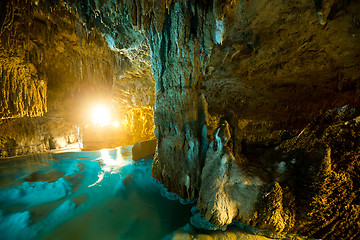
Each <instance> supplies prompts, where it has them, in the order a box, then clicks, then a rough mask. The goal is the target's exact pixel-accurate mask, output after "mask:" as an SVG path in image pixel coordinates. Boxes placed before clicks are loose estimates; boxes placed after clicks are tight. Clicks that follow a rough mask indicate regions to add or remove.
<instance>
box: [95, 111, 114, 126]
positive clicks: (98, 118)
mask: <svg viewBox="0 0 360 240" xmlns="http://www.w3.org/2000/svg"><path fill="white" fill-rule="evenodd" d="M93 119H94V121H93V123H94V125H97V126H101V127H104V126H106V125H109V124H110V123H111V114H110V110H109V109H108V108H107V107H105V106H97V107H95V108H94V110H93Z"/></svg>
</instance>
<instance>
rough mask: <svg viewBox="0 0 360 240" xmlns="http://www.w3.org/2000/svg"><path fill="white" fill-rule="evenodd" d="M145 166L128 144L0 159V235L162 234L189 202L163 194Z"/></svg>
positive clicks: (182, 218)
mask: <svg viewBox="0 0 360 240" xmlns="http://www.w3.org/2000/svg"><path fill="white" fill-rule="evenodd" d="M151 164H152V161H151V159H147V160H146V159H145V160H142V161H140V162H134V161H132V160H131V148H130V147H122V148H116V149H111V150H101V151H95V152H74V153H58V154H39V155H33V156H27V157H20V158H10V159H6V160H4V159H2V160H0V239H9V240H11V239H97V240H98V239H162V238H163V237H165V236H167V235H168V234H171V233H172V232H173V231H175V230H176V229H178V228H180V227H182V226H184V225H185V224H186V223H188V222H189V218H190V216H191V211H190V209H191V207H192V205H191V204H187V205H183V204H180V202H179V201H178V200H169V199H168V198H166V197H164V196H165V195H168V196H169V194H168V193H167V192H166V189H164V188H163V187H162V186H161V185H160V184H159V183H157V182H156V181H155V180H154V179H153V178H152V177H151ZM170 196H172V197H174V195H170ZM174 198H176V197H174Z"/></svg>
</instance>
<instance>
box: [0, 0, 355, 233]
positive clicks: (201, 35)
mask: <svg viewBox="0 0 360 240" xmlns="http://www.w3.org/2000/svg"><path fill="white" fill-rule="evenodd" d="M134 144H135V145H134ZM132 145H134V147H133V150H132V151H133V158H134V159H133V160H135V158H136V159H140V161H141V159H144V157H148V156H149V155H151V157H150V160H151V161H152V164H151V166H150V165H149V169H151V173H150V175H151V176H150V178H154V179H156V181H158V182H159V183H160V184H161V186H163V187H164V188H166V189H167V191H168V195H169V194H170V195H171V194H175V195H176V196H177V197H175V198H176V199H178V200H177V201H185V202H187V203H189V202H190V203H192V204H193V205H194V207H193V208H192V210H191V214H190V213H189V214H190V215H192V216H191V218H190V217H189V218H190V219H189V220H188V222H189V224H188V225H187V226H188V227H187V228H182V229H177V230H175V229H173V231H174V233H173V234H172V235H171V239H197V238H198V239H243V238H244V239H268V238H277V239H360V188H359V187H360V1H357V0H293V1H283V0H273V1H262V0H183V1H180V0H2V1H1V3H0V163H6V164H5V165H2V167H1V171H0V173H1V174H2V176H1V181H0V182H1V185H0V188H1V189H0V206H5V205H1V204H4V203H6V201H12V200H9V199H7V200H4V199H1V198H2V197H3V196H4V193H3V192H1V191H4V190H3V187H5V186H6V184H7V182H6V179H5V178H6V176H8V175H7V174H8V172H11V170H10V169H12V168H15V167H16V166H17V165H16V164H19V163H18V162H19V161H18V160H16V159H17V158H19V157H21V158H22V160H21V161H23V162H26V161H28V165H29V166H31V165H32V164H36V163H34V162H32V161H30V160H27V158H26V156H32V155H34V154H35V155H36V154H44V153H49V152H55V151H59V150H64V151H66V150H67V151H82V153H83V154H85V155H86V154H87V152H89V151H98V150H100V149H113V148H116V147H119V146H123V147H125V146H132ZM124 149H127V150H126V151H128V148H124ZM136 149H137V150H136ZM124 151H125V150H124ZM136 151H138V152H136ZM139 152H140V153H139ZM141 152H142V153H141ZM99 154H100V153H99ZM101 154H103V152H101ZM114 154H115V153H114ZM124 154H125V153H124ZM136 154H138V155H136ZM135 155H136V157H135ZM99 156H100V155H99ZM101 156H103V155H101ZM124 156H125V155H124ZM12 159H14V160H13V161H12ZM150 160H149V161H150ZM78 161H80V160H78ZM12 162H13V163H12ZM12 164H15V165H12ZM77 164H78V166H80V169H81V166H83V165H84V164H85V163H83V162H81V161H80V162H77ZM85 165H86V164H85ZM85 165H84V166H85ZM139 171H140V170H139ZM149 171H150V170H149ZM105 172H106V171H105ZM141 174H145V173H141ZM51 176H52V177H54V181H55V180H58V179H60V178H59V176H60V175H59V176H58V175H56V174H55V175H54V174H53V175H51ZM56 176H58V177H56ZM26 179H30V178H29V177H28V178H26ZM61 179H62V178H61ZM43 180H44V179H43ZM67 180H69V179H67V178H65V180H64V181H67ZM34 181H35V180H34ZM36 181H37V180H36ZM69 181H70V182H71V181H75V180H74V179H70V180H69ZM114 181H115V180H114ZM122 181H123V182H124V184H125V185H124V186H127V184H128V183H129V182H134V181H135V180H133V179H131V180H129V178H125V179H123V180H122ZM144 181H145V180H144ZM146 181H150V180H148V179H147V180H146ZM135 182H136V181H135ZM140 184H141V183H140ZM64 186H67V185H66V184H65V185H64ZM170 195H169V196H170ZM175 195H171V196H175ZM179 199H180V200H179ZM84 201H85V200H84ZM159 201H160V200H159ZM75 202H76V201H75ZM6 204H7V203H6ZM1 208H3V207H1ZM4 209H5V208H4ZM0 210H1V211H0V219H1V218H3V217H4V216H5V215H4V216H3V209H0ZM187 210H189V209H187ZM189 211H190V210H189ZM177 214H180V215H181V213H180V212H177ZM172 217H173V218H179V216H177V215H172ZM4 226H5V225H1V223H0V232H1V231H5V230H4V229H5V228H6V227H4ZM6 226H7V225H6ZM244 226H245V227H244ZM248 228H251V229H252V230H251V231H250V230H247V232H246V231H245V232H246V234H248V235H246V236H245V235H241V234H245V233H244V229H248ZM189 229H190V230H189ZM11 236H13V235H9V238H10V239H11V238H12V237H11ZM124 236H125V235H124ZM124 236H123V238H121V237H120V238H119V239H131V238H126V237H124ZM36 237H37V236H33V238H36ZM169 238H170V237H169ZM14 239H20V238H16V237H14ZM84 239H86V238H84ZM88 239H90V238H88ZM139 239H140V237H139Z"/></svg>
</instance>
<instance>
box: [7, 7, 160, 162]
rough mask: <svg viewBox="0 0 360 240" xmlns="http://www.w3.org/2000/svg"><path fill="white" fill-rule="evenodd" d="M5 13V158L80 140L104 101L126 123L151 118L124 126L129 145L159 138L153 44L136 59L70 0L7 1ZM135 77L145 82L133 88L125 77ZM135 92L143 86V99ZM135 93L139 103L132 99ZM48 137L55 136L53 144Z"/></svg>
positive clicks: (140, 94)
mask: <svg viewBox="0 0 360 240" xmlns="http://www.w3.org/2000/svg"><path fill="white" fill-rule="evenodd" d="M1 12H2V14H1V24H0V26H1V35H0V39H1V44H0V72H1V73H0V77H1V81H0V84H1V98H0V104H1V108H0V109H1V110H0V111H1V112H0V117H1V129H2V130H3V131H1V145H0V149H1V151H2V156H3V157H5V156H9V155H10V156H13V155H21V154H27V153H32V152H39V151H44V150H48V149H52V148H59V147H64V146H66V145H67V144H68V143H72V142H75V141H76V140H77V138H78V134H77V130H76V128H75V126H76V125H78V126H84V125H85V124H88V123H89V122H91V121H92V120H91V119H89V117H91V115H90V110H91V107H92V106H93V105H95V104H97V103H98V102H99V101H100V102H108V103H109V104H110V105H112V106H113V109H114V111H116V113H117V114H118V115H121V117H122V116H126V117H125V119H124V121H123V122H125V123H126V122H130V120H129V119H137V118H140V117H142V119H143V120H146V121H147V124H145V125H144V123H143V122H136V123H135V124H133V125H130V124H128V125H126V124H122V125H121V127H122V128H123V130H122V134H125V135H126V136H128V138H129V139H131V140H132V141H124V142H122V143H124V144H132V143H133V142H134V141H138V140H141V139H142V140H144V139H145V140H148V139H150V138H153V136H154V135H153V128H154V126H153V124H152V117H153V113H152V109H151V107H152V105H153V101H154V100H153V99H154V96H153V95H154V94H153V90H151V89H154V82H153V78H152V76H151V74H149V72H150V70H149V69H150V65H149V64H146V62H149V61H147V60H146V59H143V57H144V56H149V53H148V52H149V51H148V48H147V47H146V44H144V49H143V52H144V54H138V53H137V54H136V51H135V50H134V51H133V52H132V57H133V58H132V57H130V54H128V52H126V53H124V52H122V51H120V50H119V49H114V46H113V45H112V44H113V43H112V41H113V40H112V39H111V37H110V38H109V36H106V35H104V34H103V33H100V31H99V30H97V29H95V28H92V27H88V26H86V25H85V24H84V23H83V22H82V21H81V20H80V18H79V16H77V15H76V14H74V12H72V10H71V9H70V8H69V7H68V6H67V5H66V3H65V2H63V1H54V2H48V1H3V2H2V3H1ZM137 55H139V56H142V57H140V58H136V56H137ZM135 77H138V78H139V79H141V80H138V81H137V83H131V84H130V85H128V86H126V84H125V85H124V84H122V85H121V84H120V83H119V81H118V80H119V79H121V78H125V79H132V78H135ZM122 88H127V90H126V91H127V95H126V96H124V95H121V94H118V93H117V92H116V89H121V91H124V90H123V89H122ZM135 89H137V90H135ZM141 89H144V90H143V93H141V91H142V90H141ZM135 91H138V92H140V93H138V92H137V93H136V94H137V95H139V98H138V99H137V98H136V97H137V96H136V95H135V96H136V97H135V98H134V93H135ZM116 95H117V96H116ZM113 96H116V99H115V97H114V99H113ZM129 96H130V98H133V99H134V102H136V104H132V102H131V101H130V102H129V101H127V98H128V97H129ZM148 96H150V97H148ZM151 96H152V100H151ZM147 98H149V99H147ZM113 100H114V101H113ZM135 108H137V109H135ZM34 117H38V118H42V119H35V118H34ZM123 122H122V123H123ZM13 126H18V127H19V128H18V130H16V129H15V130H14V129H13ZM25 126H32V127H30V128H26V127H25ZM124 129H125V130H124ZM73 135H76V137H75V139H74V137H73ZM67 139H71V141H70V140H69V141H67ZM127 140H128V139H127ZM49 141H50V142H54V144H51V145H52V147H50V146H49ZM35 145H36V146H38V147H33V146H35ZM30 146H31V147H30ZM24 149H26V150H24ZM29 149H30V150H29ZM40 149H41V150H40ZM10 153H11V154H10Z"/></svg>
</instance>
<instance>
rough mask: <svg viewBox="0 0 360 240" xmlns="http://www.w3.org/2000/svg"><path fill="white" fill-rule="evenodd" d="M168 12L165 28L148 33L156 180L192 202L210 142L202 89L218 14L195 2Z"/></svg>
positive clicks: (172, 6) (153, 27) (153, 28)
mask: <svg viewBox="0 0 360 240" xmlns="http://www.w3.org/2000/svg"><path fill="white" fill-rule="evenodd" d="M164 14H165V15H164V20H163V24H162V25H161V26H159V25H157V23H151V25H150V29H149V30H147V36H148V38H149V43H150V48H151V53H152V63H151V64H152V70H153V73H154V78H155V83H156V85H155V86H156V103H155V111H154V123H155V136H156V138H157V139H158V145H157V152H156V155H155V159H154V163H153V176H154V177H155V178H156V179H158V180H160V181H161V182H162V183H163V184H164V185H165V187H167V188H168V189H169V190H170V191H174V192H176V193H178V194H179V195H180V196H181V197H183V198H185V197H186V198H189V199H193V198H195V197H196V196H197V194H198V191H199V188H200V176H201V169H202V166H203V164H204V163H203V161H204V158H205V151H206V144H207V139H206V115H207V106H206V101H205V99H204V97H203V96H202V94H201V89H200V87H201V80H202V76H203V71H204V70H205V66H206V61H207V58H208V54H209V51H210V49H211V46H212V44H213V42H214V41H215V38H216V33H215V31H216V19H217V14H216V11H215V10H214V9H213V7H212V6H203V5H201V4H200V3H190V2H187V3H185V2H177V3H171V4H169V5H168V8H167V10H166V11H165V13H164ZM159 29H160V31H158V30H159Z"/></svg>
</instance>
